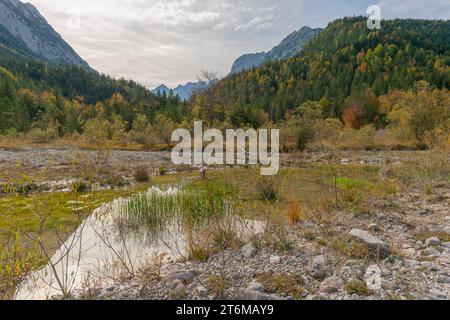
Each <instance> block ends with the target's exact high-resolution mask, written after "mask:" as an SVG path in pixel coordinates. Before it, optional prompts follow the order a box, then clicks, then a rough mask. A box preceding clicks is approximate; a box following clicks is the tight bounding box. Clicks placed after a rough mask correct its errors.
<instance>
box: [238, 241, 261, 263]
mask: <svg viewBox="0 0 450 320" xmlns="http://www.w3.org/2000/svg"><path fill="white" fill-rule="evenodd" d="M256 253H257V250H256V248H255V246H254V245H253V243H251V242H249V243H247V244H246V245H245V246H243V247H242V248H241V255H242V256H243V257H244V258H246V259H250V258H253V257H255V256H256Z"/></svg>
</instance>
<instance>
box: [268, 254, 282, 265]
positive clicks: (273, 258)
mask: <svg viewBox="0 0 450 320" xmlns="http://www.w3.org/2000/svg"><path fill="white" fill-rule="evenodd" d="M269 261H270V263H271V264H278V263H280V261H281V258H280V257H279V256H271V257H270V259H269Z"/></svg>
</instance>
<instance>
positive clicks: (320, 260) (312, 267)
mask: <svg viewBox="0 0 450 320" xmlns="http://www.w3.org/2000/svg"><path fill="white" fill-rule="evenodd" d="M308 273H309V274H310V275H311V277H313V278H315V279H324V278H325V277H326V276H327V258H326V257H325V256H324V255H320V256H316V257H314V258H313V259H312V261H311V262H310V263H309V265H308Z"/></svg>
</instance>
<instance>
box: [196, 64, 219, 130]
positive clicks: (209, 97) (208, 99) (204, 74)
mask: <svg viewBox="0 0 450 320" xmlns="http://www.w3.org/2000/svg"><path fill="white" fill-rule="evenodd" d="M219 78H220V76H219V73H218V72H213V71H207V70H202V71H200V75H199V76H198V80H199V81H200V82H204V83H205V84H206V89H205V90H204V95H205V102H204V105H203V106H202V109H203V111H204V115H205V116H206V119H204V120H206V121H207V122H208V124H212V121H213V118H214V105H215V104H216V102H217V99H216V94H215V88H214V86H215V85H216V84H217V82H219Z"/></svg>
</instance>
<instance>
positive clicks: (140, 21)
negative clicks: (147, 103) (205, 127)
mask: <svg viewBox="0 0 450 320" xmlns="http://www.w3.org/2000/svg"><path fill="white" fill-rule="evenodd" d="M22 1H24V2H30V3H32V4H33V5H35V6H36V8H37V9H38V10H39V11H40V12H41V14H42V15H43V16H44V17H45V18H46V19H47V21H48V22H49V23H50V24H51V25H52V26H53V28H54V29H55V30H56V31H57V32H58V33H60V34H61V36H62V37H63V38H64V39H65V40H66V41H67V42H68V43H69V44H70V45H71V46H72V47H73V48H74V49H75V51H77V53H78V54H79V55H80V56H81V57H82V58H83V59H84V60H86V61H87V62H88V63H89V64H90V65H91V67H93V68H94V69H96V70H97V71H99V72H102V73H106V74H109V75H111V76H114V77H117V78H119V77H124V78H127V79H133V80H135V81H138V82H140V83H142V84H143V85H145V86H147V87H149V88H154V87H156V86H158V85H159V84H162V83H164V84H166V85H168V86H170V87H175V86H176V85H178V84H184V83H186V82H188V81H196V80H197V76H198V74H199V73H200V72H201V70H208V71H214V72H218V73H219V74H221V75H222V76H225V75H227V74H228V73H229V71H230V69H231V65H232V63H233V62H234V60H235V59H236V58H238V57H239V56H241V55H242V54H244V53H252V52H260V51H268V50H270V49H271V48H272V47H274V46H275V45H277V44H278V43H279V42H280V41H281V40H282V39H283V38H285V37H286V36H287V35H289V34H290V33H291V32H293V31H295V30H298V29H300V28H301V27H303V26H305V25H307V26H310V27H325V26H326V25H327V24H328V23H329V22H330V21H332V20H334V19H337V18H341V17H344V16H352V15H366V11H367V8H368V7H369V6H370V5H379V7H380V9H381V16H382V18H383V19H389V18H397V17H398V18H427V19H450V1H449V0H403V1H401V0H278V1H273V0H227V1H223V0H58V1H55V0H28V1H26V0H22Z"/></svg>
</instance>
